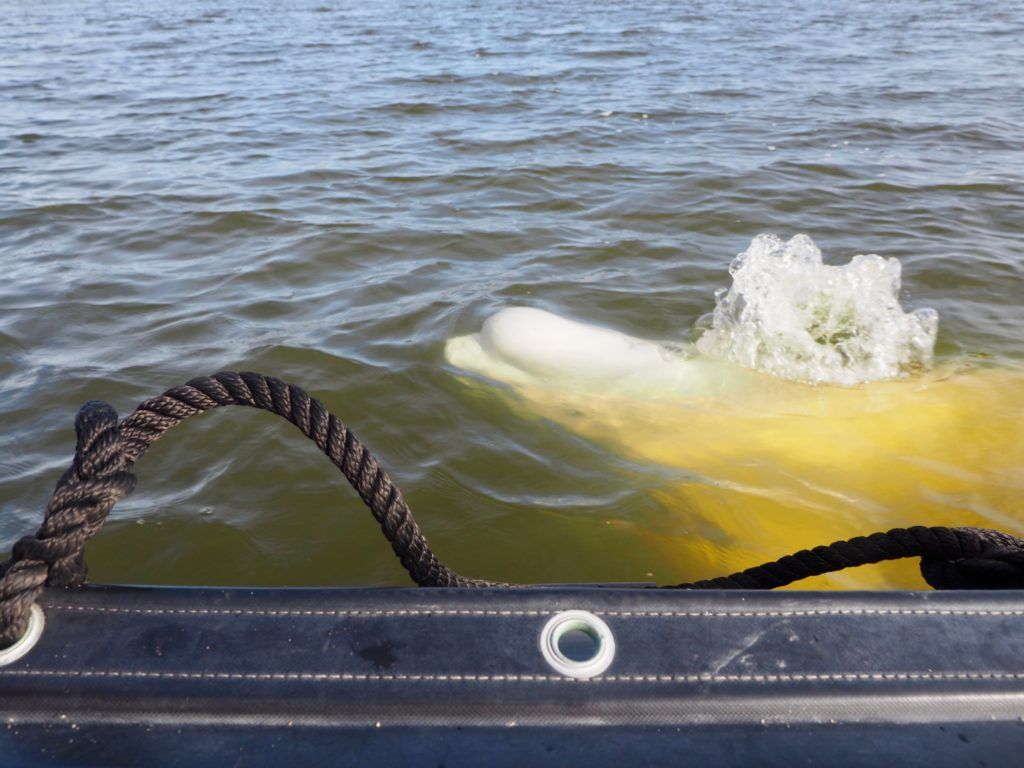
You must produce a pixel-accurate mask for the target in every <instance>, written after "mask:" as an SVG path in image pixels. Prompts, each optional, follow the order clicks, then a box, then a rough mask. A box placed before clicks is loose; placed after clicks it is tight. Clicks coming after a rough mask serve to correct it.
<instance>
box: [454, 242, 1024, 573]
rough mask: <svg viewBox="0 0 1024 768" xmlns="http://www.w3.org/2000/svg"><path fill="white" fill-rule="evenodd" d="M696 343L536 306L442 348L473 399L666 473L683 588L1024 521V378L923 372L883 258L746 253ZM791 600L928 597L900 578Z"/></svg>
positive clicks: (985, 365) (491, 321)
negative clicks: (883, 537)
mask: <svg viewBox="0 0 1024 768" xmlns="http://www.w3.org/2000/svg"><path fill="white" fill-rule="evenodd" d="M729 272H730V275H731V278H732V284H731V285H730V286H729V287H728V288H723V289H722V290H721V291H719V292H718V294H717V296H716V300H715V306H714V309H713V312H712V313H710V314H709V315H708V316H707V317H705V318H703V319H702V321H701V323H700V325H701V326H702V328H703V330H702V333H701V334H700V335H699V338H697V340H696V341H695V342H684V341H677V340H655V339H643V338H637V337H634V336H630V335H628V334H625V333H623V332H620V331H618V330H615V329H612V328H607V327H602V326H599V325H595V324H591V323H588V322H586V321H585V320H584V319H577V318H569V317H563V316H561V315H559V314H557V313H555V312H551V311H548V310H546V309H540V308H535V307H523V306H514V307H506V308H502V309H500V310H499V311H497V312H496V313H495V314H493V315H492V316H491V317H489V318H488V319H487V320H486V321H485V322H484V323H483V325H482V327H481V328H480V330H479V331H478V332H475V333H471V334H468V335H463V336H457V337H455V338H452V339H450V340H449V341H448V342H447V343H446V346H445V358H446V360H447V361H448V363H449V364H450V365H451V366H453V368H454V369H456V370H457V372H459V373H460V374H461V375H463V376H465V377H467V378H466V379H465V380H466V381H467V382H470V383H472V384H473V385H474V386H490V385H497V386H499V387H501V388H504V389H505V390H506V391H507V392H508V393H509V396H511V397H514V398H516V400H517V401H518V402H520V403H521V404H522V407H523V408H527V409H529V410H530V411H531V412H533V413H535V414H537V415H539V416H541V417H544V418H546V419H549V420H550V421H552V422H555V423H556V424H559V425H561V426H562V427H564V428H566V429H569V430H571V431H572V432H573V433H575V434H578V435H582V436H583V437H585V438H587V439H589V440H592V441H594V442H596V443H599V444H600V445H603V446H605V447H607V448H608V449H609V450H612V451H614V452H617V453H621V454H622V455H624V456H626V457H628V458H629V459H630V460H634V461H636V460H639V461H644V462H649V463H651V464H655V465H658V466H662V467H667V468H674V469H677V470H679V471H680V475H679V476H680V478H682V479H680V480H678V481H673V482H666V483H663V484H661V485H658V486H656V487H652V488H651V490H650V493H651V494H652V495H653V496H654V497H655V499H656V500H657V501H658V503H659V504H661V506H662V507H663V508H664V509H665V510H666V511H667V512H669V513H670V514H672V515H674V516H675V519H676V521H677V523H676V524H675V525H673V526H671V527H670V529H668V530H666V529H664V527H663V529H662V530H659V531H652V532H651V535H650V537H649V541H648V542H647V545H649V546H650V547H651V548H652V549H654V550H659V551H661V552H662V553H663V554H664V556H665V557H667V558H670V559H672V561H673V562H674V563H676V564H677V565H678V568H679V569H680V570H679V575H680V581H682V580H691V579H698V578H706V577H708V576H714V575H721V574H722V573H725V572H729V571H733V570H737V569H741V568H746V567H749V566H752V565H755V564H757V563H759V562H763V561H765V560H769V559H774V558H776V557H778V556H780V555H783V554H786V553H789V552H792V551H795V550H796V549H799V548H803V547H812V546H816V545H818V544H824V543H828V542H829V541H833V540H837V539H843V538H849V537H851V536H856V535H860V534H865V533H870V532H873V531H876V530H885V529H887V528H892V527H899V526H909V525H954V526H955V525H980V526H988V527H996V528H1002V529H1005V530H1008V531H1011V532H1018V531H1019V529H1020V528H1021V527H1022V522H1024V502H1022V499H1024V397H1022V396H1024V370H1022V369H1021V367H1020V366H1019V365H1014V364H1011V363H1010V362H1008V361H1001V362H1000V361H979V360H978V359H976V358H972V357H961V358H958V359H948V360H943V361H940V362H938V363H937V362H936V360H935V353H934V349H935V341H936V337H937V334H938V327H939V318H938V315H937V313H936V312H935V311H934V310H932V309H929V308H917V309H914V310H912V311H905V310H904V308H903V307H902V306H901V304H900V300H899V293H900V289H901V266H900V263H899V261H898V260H896V259H894V258H884V257H882V256H878V255H875V254H870V255H861V256H855V257H854V258H853V259H852V260H851V261H850V262H849V263H848V264H844V265H841V266H834V265H829V264H826V263H824V260H823V257H822V254H821V251H820V250H819V249H818V247H817V246H816V245H815V244H814V242H813V241H812V240H811V238H810V237H808V236H807V235H796V236H795V237H793V238H791V239H789V240H783V239H781V238H779V237H776V236H774V235H769V234H764V235H759V236H757V237H755V238H754V239H753V241H752V242H751V243H750V245H749V247H748V248H747V249H746V250H745V251H743V252H742V253H740V254H739V255H738V256H737V257H736V258H735V259H734V260H733V261H732V264H731V266H730V268H729ZM801 586H802V587H803V588H815V587H836V586H845V587H849V586H857V587H862V588H877V587H904V588H917V587H922V586H923V582H922V581H921V580H920V578H919V576H918V575H917V574H916V566H915V565H914V564H913V563H893V564H886V565H883V566H874V567H872V568H870V569H863V568H862V569H856V570H854V571H849V572H846V571H844V572H840V573H838V574H834V575H830V576H825V577H819V578H818V579H815V580H811V581H810V582H804V583H802V585H801Z"/></svg>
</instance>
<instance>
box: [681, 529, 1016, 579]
mask: <svg viewBox="0 0 1024 768" xmlns="http://www.w3.org/2000/svg"><path fill="white" fill-rule="evenodd" d="M904 557H920V558H921V575H922V576H923V577H924V579H925V581H927V582H928V584H930V585H931V586H932V587H934V588H935V589H1020V588H1022V587H1024V540H1022V539H1019V538H1017V537H1016V536H1011V535H1010V534H1008V533H1003V532H1002V531H993V530H990V529H988V528H944V527H938V526H936V527H925V526H921V525H917V526H914V527H913V528H893V529H892V530H891V531H886V532H885V533H873V534H871V535H870V536H857V537H855V538H853V539H848V540H845V541H835V542H832V543H831V544H828V545H827V546H822V547H815V548H814V549H802V550H800V551H799V552H796V553H794V554H792V555H786V556H785V557H782V558H779V559H778V560H774V561H772V562H770V563H764V564H763V565H758V566H755V567H753V568H747V569H746V570H745V571H739V572H738V573H733V574H730V575H729V576H719V577H718V578H715V579H707V580H705V581H696V582H693V583H690V584H679V585H676V586H675V587H673V588H674V589H775V588H776V587H782V586H785V585H786V584H792V583H793V582H794V581H800V580H801V579H806V578H808V577H810V576H821V575H822V574H825V573H832V572H834V571H840V570H842V569H844V568H853V567H856V566H859V565H870V564H872V563H881V562H883V561H885V560H898V559H900V558H904Z"/></svg>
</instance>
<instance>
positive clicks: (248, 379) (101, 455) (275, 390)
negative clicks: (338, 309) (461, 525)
mask: <svg viewBox="0 0 1024 768" xmlns="http://www.w3.org/2000/svg"><path fill="white" fill-rule="evenodd" d="M226 405H245V406H249V407H251V408H260V409H262V410H265V411H270V412H271V413H276V414H277V415H279V416H282V417H284V418H285V419H287V420H288V421H290V422H291V423H292V424H294V425H295V426H296V427H298V428H299V429H300V430H301V431H302V433H303V434H304V435H306V437H308V438H309V439H310V440H312V441H313V442H314V443H316V445H317V447H318V448H319V449H320V450H321V451H322V452H323V453H324V455H326V456H327V457H328V458H329V459H330V460H331V462H332V463H333V464H334V465H335V466H336V467H338V469H340V470H341V472H342V474H343V475H344V476H345V478H346V479H347V480H348V481H349V483H350V484H351V485H352V487H353V488H355V490H356V492H357V493H358V494H359V497H360V498H361V499H362V500H363V502H364V503H365V504H366V505H367V506H368V507H369V508H370V512H371V513H372V514H373V516H374V518H375V519H376V520H377V522H378V523H379V524H380V527H381V530H382V531H383V533H384V536H385V538H386V539H387V540H388V541H389V542H390V544H391V548H392V549H393V550H394V552H395V554H396V555H398V558H399V560H400V561H401V563H402V565H403V566H404V567H405V569H406V571H408V573H409V575H410V576H411V577H412V579H413V581H415V582H416V583H417V584H418V585H420V586H425V587H438V586H442V587H505V586H509V585H508V584H504V583H502V582H493V581H486V580H484V579H472V578H467V577H465V576H460V575H458V574H457V573H455V572H454V571H452V570H451V569H450V568H448V566H446V565H444V564H443V563H442V562H441V561H440V560H439V559H438V558H437V556H436V555H435V554H434V553H433V551H431V549H430V547H429V545H428V544H427V539H426V537H425V536H424V535H423V532H422V531H421V530H420V528H419V526H418V525H417V524H416V521H415V520H414V519H413V516H412V511H411V510H410V509H409V506H408V504H406V502H405V499H404V498H403V496H402V492H401V491H400V490H399V489H398V488H397V486H395V484H394V482H392V480H391V478H390V477H388V475H387V473H386V472H385V471H384V470H383V469H382V468H381V466H380V464H378V462H377V460H376V459H375V458H374V457H373V456H372V454H371V453H370V452H369V451H368V450H367V449H366V448H365V447H364V446H363V445H362V443H360V442H359V440H358V439H356V437H355V435H353V434H352V432H351V431H349V429H348V428H347V427H346V426H345V425H344V424H343V423H342V421H341V419H339V418H338V417H337V416H335V415H334V414H332V413H330V412H329V411H328V410H327V408H326V407H325V406H324V404H323V403H321V402H320V401H319V400H317V399H315V398H312V397H310V396H309V395H308V394H306V393H305V392H304V391H303V390H301V389H300V388H298V387H295V386H292V385H290V384H286V383H285V382H283V381H281V380H280V379H275V378H273V377H270V376H262V375H260V374H257V373H218V374H216V375H214V376H210V377H203V378H197V379H193V380H192V381H190V382H188V384H186V385H185V386H182V387H176V388H174V389H169V390H167V391H166V392H165V393H164V394H162V395H160V396H159V397H155V398H152V399H150V400H146V401H145V402H144V403H142V404H141V405H139V407H138V408H136V409H135V411H134V412H133V413H132V414H131V415H130V416H128V417H127V418H126V419H124V420H123V421H121V422H120V423H118V420H117V413H116V412H115V411H114V409H113V408H112V407H111V406H109V405H107V404H106V403H102V402H99V401H90V402H88V403H86V404H85V405H84V406H83V407H82V409H81V410H80V411H79V413H78V416H77V418H76V420H75V430H76V432H77V436H78V438H77V445H76V447H75V457H74V460H73V461H72V464H71V467H70V468H69V469H68V470H67V472H65V473H64V474H63V475H62V476H61V478H60V480H59V481H58V482H57V487H56V488H55V490H54V493H53V498H52V499H51V500H50V503H49V504H48V505H47V507H46V514H45V517H44V519H43V524H42V526H41V527H40V528H39V531H38V532H37V533H36V535H35V536H26V537H24V538H22V539H21V540H20V541H18V542H17V543H16V544H15V545H14V547H13V550H12V555H11V559H10V560H8V561H7V562H4V563H2V564H0V648H3V647H6V646H8V645H10V644H11V643H12V642H14V641H15V640H17V638H19V637H21V635H22V634H23V633H24V631H25V627H26V623H27V621H28V616H29V611H30V609H31V607H32V604H33V603H34V602H35V600H36V598H37V597H38V596H39V593H40V591H41V590H42V589H43V587H44V586H65V587H73V586H81V585H82V584H84V583H85V581H86V577H87V569H86V564H85V556H84V547H85V542H86V541H87V540H88V539H89V538H90V537H91V536H93V535H94V534H95V533H96V532H97V531H99V529H100V528H101V527H102V526H103V523H104V521H105V520H106V518H107V515H108V514H109V512H110V510H111V509H112V508H113V506H114V504H115V503H116V502H117V501H118V499H120V498H121V497H122V496H124V495H125V494H126V493H128V492H129V491H131V490H132V489H133V488H134V487H135V476H134V475H133V474H132V468H133V466H134V464H135V462H137V461H138V460H139V459H140V458H142V456H143V455H144V454H145V452H146V451H147V450H148V449H149V446H150V445H152V444H153V443H154V442H155V441H156V440H158V439H159V438H160V437H161V436H162V435H163V434H164V432H166V431H167V430H168V429H170V428H171V427H174V426H177V425H178V424H180V423H181V422H182V421H184V420H185V419H187V418H189V417H190V416H195V415H197V414H199V413H203V412H205V411H208V410H211V409H213V408H218V407H221V406H226ZM902 557H920V558H921V572H922V574H923V575H924V578H925V579H926V580H927V581H928V583H929V584H931V585H932V586H933V587H935V588H936V589H1019V588H1022V587H1024V540H1022V539H1019V538H1017V537H1015V536H1010V535H1009V534H1005V533H1000V532H999V531H991V530H987V529H981V528H937V527H936V528H924V527H915V528H906V529H903V528H897V529H894V530H891V531H889V532H888V533H875V534H872V535H871V536H867V537H857V538H855V539H850V540H848V541H838V542H835V543H833V544H829V545H828V546H825V547H815V548H814V549H811V550H803V551H801V552H797V553H796V554H794V555H789V556H786V557H783V558H781V559H780V560H776V561H774V562H771V563H765V564H764V565H760V566H757V567H756V568H748V569H747V570H745V571H742V572H740V573H735V574H732V575H731V576H724V577H721V578H718V579H710V580H707V581H699V582H694V583H692V584H680V585H678V586H677V587H675V588H678V589H773V588H774V587H780V586H783V585H785V584H790V583H792V582H794V581H797V580H799V579H803V578H806V577H808V576H817V575H821V574H823V573H829V572H831V571H837V570H840V569H842V568H848V567H851V566H857V565H865V564H868V563H877V562H881V561H883V560H893V559H896V558H902Z"/></svg>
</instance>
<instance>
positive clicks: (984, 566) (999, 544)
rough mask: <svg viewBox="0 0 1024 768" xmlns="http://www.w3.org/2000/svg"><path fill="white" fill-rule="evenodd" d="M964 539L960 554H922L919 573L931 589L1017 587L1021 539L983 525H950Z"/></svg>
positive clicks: (1023, 551) (1022, 577) (1023, 552)
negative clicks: (954, 526)
mask: <svg viewBox="0 0 1024 768" xmlns="http://www.w3.org/2000/svg"><path fill="white" fill-rule="evenodd" d="M952 530H953V531H954V532H955V533H956V535H957V537H958V538H961V539H962V540H963V539H966V542H967V543H968V546H965V547H964V549H965V550H967V551H966V552H965V553H964V556H962V557H957V558H948V557H946V558H943V557H922V558H921V575H922V576H923V577H924V580H925V581H927V582H928V583H929V584H930V585H931V586H932V587H934V588H935V589H1020V588H1021V587H1022V586H1024V539H1019V538H1017V537H1016V536H1011V535H1009V534H1007V533H1003V532H1002V531H993V530H990V529H987V528H954V529H952Z"/></svg>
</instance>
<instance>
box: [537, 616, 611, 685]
mask: <svg viewBox="0 0 1024 768" xmlns="http://www.w3.org/2000/svg"><path fill="white" fill-rule="evenodd" d="M569 633H582V634H583V635H584V636H586V637H589V639H590V641H591V643H592V647H590V648H587V649H586V650H587V653H586V654H585V655H586V658H571V657H569V656H568V655H567V654H566V653H565V650H564V649H563V647H562V644H561V641H562V640H563V639H564V638H565V637H566V636H567V635H569ZM540 652H541V654H543V656H544V660H545V661H547V663H548V664H550V665H551V666H552V668H554V669H555V670H556V671H557V672H561V673H562V674H563V675H567V676H568V677H575V678H577V679H580V680H585V679H587V678H589V677H595V676H597V675H600V674H601V673H602V672H604V671H605V670H606V669H608V667H609V665H611V663H612V659H614V658H615V636H614V635H613V634H612V631H611V630H610V629H609V628H608V625H607V624H605V623H604V622H603V621H601V619H599V618H597V616H595V615H594V614H592V613H590V612H588V611H563V612H562V613H557V614H555V615H554V616H552V617H551V619H550V620H549V621H548V623H547V624H545V625H544V629H543V630H541V633H540Z"/></svg>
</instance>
